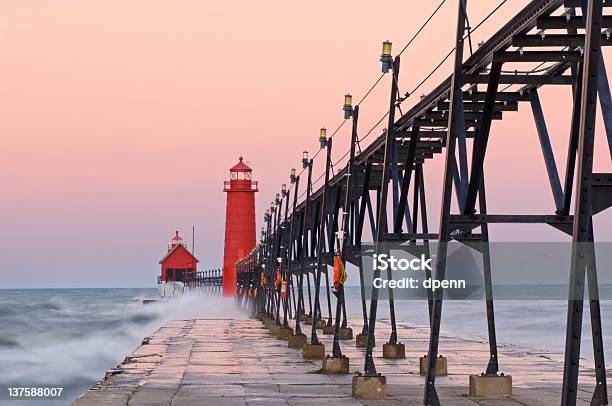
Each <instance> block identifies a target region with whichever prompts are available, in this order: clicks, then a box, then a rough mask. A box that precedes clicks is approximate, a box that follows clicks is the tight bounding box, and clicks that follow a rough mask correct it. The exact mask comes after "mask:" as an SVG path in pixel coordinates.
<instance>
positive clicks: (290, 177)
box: [289, 168, 296, 183]
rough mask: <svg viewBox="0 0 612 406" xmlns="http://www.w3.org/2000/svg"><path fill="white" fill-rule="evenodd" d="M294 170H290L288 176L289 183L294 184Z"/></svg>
mask: <svg viewBox="0 0 612 406" xmlns="http://www.w3.org/2000/svg"><path fill="white" fill-rule="evenodd" d="M295 178H296V176H295V168H291V175H289V180H290V181H291V183H295Z"/></svg>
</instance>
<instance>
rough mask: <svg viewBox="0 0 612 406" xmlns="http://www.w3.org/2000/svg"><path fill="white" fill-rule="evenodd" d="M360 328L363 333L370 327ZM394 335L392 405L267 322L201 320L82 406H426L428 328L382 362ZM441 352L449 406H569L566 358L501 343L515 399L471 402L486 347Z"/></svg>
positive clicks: (357, 365) (138, 355) (381, 329)
mask: <svg viewBox="0 0 612 406" xmlns="http://www.w3.org/2000/svg"><path fill="white" fill-rule="evenodd" d="M352 321H353V322H352V323H351V324H352V327H353V329H354V333H355V334H357V333H358V332H359V330H360V327H361V324H360V323H359V321H358V320H352ZM305 327H309V326H305ZM305 331H306V329H305ZM389 331H390V330H389V325H388V324H387V323H386V322H385V321H380V322H378V323H377V334H376V336H377V343H378V347H376V349H375V355H376V356H377V359H376V365H377V369H378V372H380V373H382V374H384V375H386V376H387V393H388V395H389V397H388V399H385V400H356V399H353V398H352V397H351V379H352V376H353V374H350V375H324V374H321V373H317V370H318V369H319V368H320V367H321V361H319V360H316V361H306V360H303V359H302V354H301V350H295V349H289V348H288V347H287V342H286V341H280V340H278V339H276V338H275V337H273V336H271V335H270V334H269V332H268V330H267V329H265V328H264V327H263V325H262V324H261V322H259V321H258V320H234V319H196V320H183V321H171V322H169V323H167V324H166V325H165V326H164V327H162V328H160V329H159V330H158V331H157V332H156V333H155V334H153V335H152V336H151V337H150V339H149V342H148V344H145V345H142V346H140V347H138V348H137V349H136V350H135V351H134V352H133V353H132V354H131V355H130V356H128V357H127V358H126V360H125V362H124V363H123V364H122V365H120V366H119V367H118V368H117V369H116V370H112V371H109V372H108V373H107V377H106V379H105V380H102V381H100V382H99V383H98V384H96V385H95V386H94V387H93V388H91V390H89V391H88V392H87V393H86V394H84V395H83V396H81V397H80V398H78V399H77V400H75V401H74V403H73V405H76V406H90V405H130V406H137V405H138V406H139V405H174V406H186V405H214V406H226V405H227V406H239V405H249V406H255V405H266V406H272V405H334V406H341V405H360V404H361V405H422V396H423V380H424V378H423V377H421V376H420V375H419V364H418V363H419V357H420V356H422V355H423V354H425V353H426V350H427V343H428V332H427V329H426V328H419V327H413V326H410V325H408V324H405V323H400V324H399V325H398V336H399V337H400V341H402V342H403V343H404V344H405V345H406V359H404V360H386V359H383V358H382V354H381V352H382V344H383V343H384V342H385V341H386V339H387V337H388V336H389ZM319 338H320V339H321V341H322V342H323V343H324V344H325V346H326V350H327V353H328V354H329V353H330V351H331V336H329V335H323V334H322V333H321V332H320V331H319ZM342 349H343V352H344V353H345V355H347V356H348V357H350V360H351V372H357V371H360V370H362V369H363V350H362V349H358V348H355V341H354V340H353V341H343V342H342ZM440 350H441V354H444V355H445V356H446V357H448V372H449V375H448V376H447V377H439V378H437V380H436V386H437V388H438V394H439V395H440V400H441V402H442V404H443V405H449V406H454V405H458V406H459V405H461V406H463V405H465V406H476V405H481V406H485V405H487V406H488V405H503V406H514V405H516V406H518V405H522V406H525V405H538V406H542V405H558V404H559V403H560V395H559V393H560V387H561V379H562V372H563V363H562V360H563V356H562V354H558V353H542V352H535V351H531V350H525V349H521V348H518V347H515V346H503V345H500V346H499V361H500V365H501V371H502V372H504V373H506V374H510V375H512V377H513V381H514V384H513V396H512V397H511V398H504V399H484V398H470V397H468V396H467V391H468V376H469V375H470V374H478V373H480V372H481V370H482V368H484V367H485V366H486V361H487V359H488V346H487V344H486V342H481V341H475V340H468V339H464V338H460V337H455V336H448V335H444V336H443V337H442V339H441V345H440ZM585 351H588V348H587V349H585ZM585 364H586V366H585V373H584V374H581V391H580V393H579V395H578V396H579V403H578V404H580V405H588V404H589V402H590V398H591V393H592V388H593V383H594V380H595V378H594V371H593V369H592V365H589V364H588V363H587V362H586V361H585ZM608 370H610V369H609V368H608Z"/></svg>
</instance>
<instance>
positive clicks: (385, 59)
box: [380, 41, 393, 73]
mask: <svg viewBox="0 0 612 406" xmlns="http://www.w3.org/2000/svg"><path fill="white" fill-rule="evenodd" d="M391 47H392V43H391V42H390V41H385V42H383V45H382V55H381V56H380V61H381V62H382V71H383V72H384V73H388V72H389V69H391V64H392V63H393V59H392V58H391Z"/></svg>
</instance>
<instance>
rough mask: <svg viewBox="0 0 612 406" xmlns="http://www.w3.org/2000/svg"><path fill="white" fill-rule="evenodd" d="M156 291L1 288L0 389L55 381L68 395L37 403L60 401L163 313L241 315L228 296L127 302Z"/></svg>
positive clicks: (127, 349) (89, 381)
mask: <svg viewBox="0 0 612 406" xmlns="http://www.w3.org/2000/svg"><path fill="white" fill-rule="evenodd" d="M157 296H158V295H157V289H15V290H0V388H3V390H6V389H4V388H6V386H7V385H18V386H28V385H34V386H40V385H45V386H62V387H64V391H65V393H67V395H68V400H63V401H61V402H50V401H38V404H44V405H51V404H67V403H69V401H70V400H72V399H74V398H75V397H77V396H78V395H80V394H82V393H83V392H85V391H86V390H87V389H88V388H89V387H91V386H92V385H93V384H94V383H96V382H97V381H99V380H100V379H101V378H102V377H103V376H104V373H105V372H106V371H107V370H108V369H110V368H113V367H115V366H116V365H118V364H120V363H121V362H122V361H123V359H124V358H125V356H126V355H128V354H129V353H131V352H132V351H133V350H134V348H136V347H137V346H138V345H139V344H140V342H141V341H142V338H143V337H145V336H147V335H150V334H151V333H153V332H154V331H155V330H157V329H158V328H159V327H160V326H161V325H162V324H163V323H164V322H165V321H167V320H169V319H185V318H194V317H243V316H241V315H240V314H238V313H237V312H236V310H235V308H234V306H233V302H232V301H231V299H228V300H223V299H221V298H211V297H184V298H180V299H176V300H171V301H167V302H159V303H154V304H146V305H144V304H142V302H136V301H134V300H133V299H136V298H154V297H157ZM4 402H5V403H6V404H10V405H20V404H37V403H36V402H26V401H4ZM0 404H4V403H3V401H2V400H0Z"/></svg>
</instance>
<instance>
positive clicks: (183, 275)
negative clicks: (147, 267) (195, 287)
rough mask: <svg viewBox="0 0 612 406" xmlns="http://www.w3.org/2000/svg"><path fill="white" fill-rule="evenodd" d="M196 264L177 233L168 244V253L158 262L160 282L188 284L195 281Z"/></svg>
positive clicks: (194, 258)
mask: <svg viewBox="0 0 612 406" xmlns="http://www.w3.org/2000/svg"><path fill="white" fill-rule="evenodd" d="M198 262H199V261H198V259H197V258H196V257H194V256H193V254H192V253H191V252H189V250H188V249H187V247H185V242H184V241H183V238H182V237H181V236H180V235H179V232H178V231H177V232H176V235H175V236H174V237H172V240H171V241H170V244H168V253H167V254H166V255H165V256H164V257H163V258H162V259H161V260H160V261H159V263H160V264H161V280H162V281H164V282H166V281H177V282H179V281H180V282H189V281H191V280H193V279H195V276H196V272H197V268H198Z"/></svg>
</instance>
